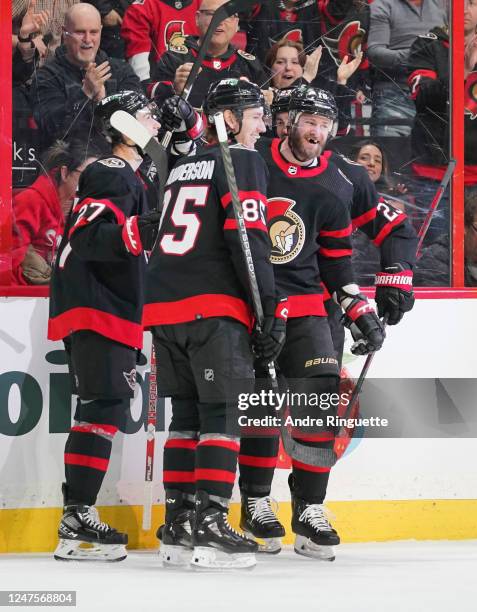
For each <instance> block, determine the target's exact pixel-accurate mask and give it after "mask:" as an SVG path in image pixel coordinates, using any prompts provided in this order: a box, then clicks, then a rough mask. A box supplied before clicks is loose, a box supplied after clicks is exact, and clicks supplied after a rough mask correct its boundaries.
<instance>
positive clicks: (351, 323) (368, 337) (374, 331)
mask: <svg viewBox="0 0 477 612" xmlns="http://www.w3.org/2000/svg"><path fill="white" fill-rule="evenodd" d="M334 298H335V301H336V302H338V304H340V306H341V307H342V308H343V310H344V311H345V312H344V315H343V318H342V322H343V324H344V325H345V327H348V328H349V330H350V331H351V335H352V336H353V340H354V344H353V345H352V347H351V352H352V353H353V354H354V355H367V354H368V353H372V352H374V351H379V349H380V348H381V346H382V344H383V342H384V338H385V336H386V332H385V331H384V326H383V324H382V323H381V321H380V320H379V319H378V317H377V315H376V313H375V311H374V308H373V307H372V306H371V305H370V304H369V303H368V300H367V299H366V296H364V295H362V294H361V293H359V287H358V285H345V286H344V287H342V288H341V289H339V290H338V291H337V293H335V295H334Z"/></svg>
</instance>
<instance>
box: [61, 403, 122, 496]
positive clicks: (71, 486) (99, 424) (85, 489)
mask: <svg viewBox="0 0 477 612" xmlns="http://www.w3.org/2000/svg"><path fill="white" fill-rule="evenodd" d="M125 405H126V402H124V400H92V401H84V400H82V401H81V402H79V403H78V407H77V410H76V414H75V422H74V425H73V427H72V428H71V431H70V434H69V436H68V439H67V441H66V446H65V455H64V460H65V476H66V485H67V491H68V499H67V500H66V502H67V503H82V504H87V505H89V506H92V505H94V504H95V503H96V497H97V495H98V493H99V490H100V488H101V484H102V483H103V479H104V476H105V474H106V471H107V469H108V465H109V458H110V456H111V448H112V442H113V438H114V435H115V434H116V432H117V431H118V425H119V424H120V423H121V422H122V420H123V416H124V408H125Z"/></svg>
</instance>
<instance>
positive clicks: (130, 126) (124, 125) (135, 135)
mask: <svg viewBox="0 0 477 612" xmlns="http://www.w3.org/2000/svg"><path fill="white" fill-rule="evenodd" d="M109 121H110V123H111V125H112V126H113V128H114V129H115V130H118V132H121V134H124V136H126V137H127V138H130V139H131V140H132V141H133V142H135V143H136V144H137V145H138V146H139V147H141V148H142V149H144V148H145V147H146V145H147V143H148V142H149V140H150V139H151V134H149V132H148V131H147V130H146V128H145V127H144V126H143V125H141V124H140V123H139V121H138V120H137V119H135V118H134V117H133V116H132V115H130V114H129V113H126V111H122V110H118V111H115V112H114V113H113V114H112V115H111V118H110V120H109Z"/></svg>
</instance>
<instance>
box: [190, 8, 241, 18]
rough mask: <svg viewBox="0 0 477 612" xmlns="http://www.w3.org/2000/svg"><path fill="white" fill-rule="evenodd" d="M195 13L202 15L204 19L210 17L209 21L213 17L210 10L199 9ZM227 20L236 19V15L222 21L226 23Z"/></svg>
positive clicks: (213, 13) (213, 12) (212, 12)
mask: <svg viewBox="0 0 477 612" xmlns="http://www.w3.org/2000/svg"><path fill="white" fill-rule="evenodd" d="M197 12H198V13H200V14H201V15H204V17H210V19H212V17H213V16H214V15H215V11H213V10H212V9H199V10H198V11H197ZM228 19H238V13H234V14H233V15H229V16H228V17H225V18H224V21H227V20H228Z"/></svg>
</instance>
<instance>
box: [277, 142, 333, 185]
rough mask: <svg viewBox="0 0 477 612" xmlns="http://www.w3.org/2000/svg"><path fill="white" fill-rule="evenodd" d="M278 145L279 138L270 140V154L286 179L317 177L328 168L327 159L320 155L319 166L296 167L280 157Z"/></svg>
mask: <svg viewBox="0 0 477 612" xmlns="http://www.w3.org/2000/svg"><path fill="white" fill-rule="evenodd" d="M280 143H281V140H280V139H279V138H274V139H273V140H272V146H271V153H272V159H273V161H274V162H275V163H276V165H277V166H278V167H279V168H280V170H281V171H282V172H283V173H284V174H286V176H287V177H288V178H292V179H293V178H307V177H309V176H318V175H319V174H321V173H322V172H324V171H325V170H326V168H328V159H327V158H326V157H325V156H324V155H321V156H320V157H319V158H318V159H319V165H318V166H314V167H313V168H304V167H303V166H298V165H297V164H292V163H291V162H288V161H286V159H284V158H283V157H282V154H281V153H280Z"/></svg>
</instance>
